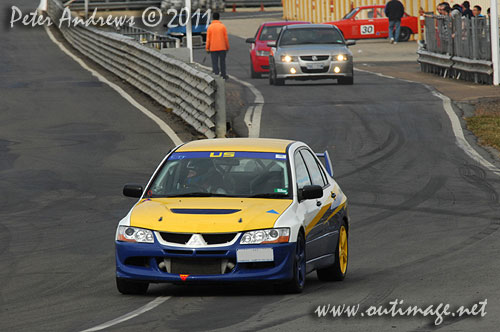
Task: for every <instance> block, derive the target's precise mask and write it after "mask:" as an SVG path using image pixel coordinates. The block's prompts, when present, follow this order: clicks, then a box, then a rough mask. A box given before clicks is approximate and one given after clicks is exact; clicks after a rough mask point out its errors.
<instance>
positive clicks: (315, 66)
mask: <svg viewBox="0 0 500 332" xmlns="http://www.w3.org/2000/svg"><path fill="white" fill-rule="evenodd" d="M323 67H324V64H322V63H308V64H307V69H323Z"/></svg>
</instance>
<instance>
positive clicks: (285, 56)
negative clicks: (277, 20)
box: [268, 24, 355, 85]
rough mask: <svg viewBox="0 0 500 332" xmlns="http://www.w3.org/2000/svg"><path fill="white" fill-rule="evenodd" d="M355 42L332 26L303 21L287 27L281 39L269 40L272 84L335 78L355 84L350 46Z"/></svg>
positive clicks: (270, 80)
mask: <svg viewBox="0 0 500 332" xmlns="http://www.w3.org/2000/svg"><path fill="white" fill-rule="evenodd" d="M354 44H355V41H350V40H348V41H347V42H346V41H345V40H344V37H343V36H342V33H341V32H340V31H339V29H338V28H337V27H335V26H332V25H323V24H301V25H290V26H285V27H283V30H282V31H281V33H280V35H279V37H278V40H277V41H276V42H270V43H268V46H270V47H271V48H272V49H271V54H270V56H269V66H270V68H269V84H271V85H283V84H285V80H287V79H294V80H315V79H325V78H333V79H337V81H338V83H339V84H349V85H350V84H353V83H354V72H353V58H352V53H351V51H350V50H349V48H348V47H347V46H348V45H354Z"/></svg>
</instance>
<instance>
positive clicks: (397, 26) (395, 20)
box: [384, 0, 405, 44]
mask: <svg viewBox="0 0 500 332" xmlns="http://www.w3.org/2000/svg"><path fill="white" fill-rule="evenodd" d="M384 11H385V16H387V17H388V18H389V39H390V42H391V44H397V42H398V40H399V32H400V30H401V18H402V17H403V15H404V14H405V7H404V6H403V4H402V3H401V2H400V1H399V0H391V1H389V2H388V3H387V4H386V5H385V10H384ZM394 30H396V31H395V32H396V33H395V34H394Z"/></svg>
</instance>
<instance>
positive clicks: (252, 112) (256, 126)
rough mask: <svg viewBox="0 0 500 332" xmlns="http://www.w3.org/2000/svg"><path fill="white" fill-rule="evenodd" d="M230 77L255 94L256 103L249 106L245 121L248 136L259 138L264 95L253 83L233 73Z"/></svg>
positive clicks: (208, 68)
mask: <svg viewBox="0 0 500 332" xmlns="http://www.w3.org/2000/svg"><path fill="white" fill-rule="evenodd" d="M198 65H199V66H200V67H203V68H205V69H207V70H212V68H210V67H207V66H204V65H202V64H200V63H198ZM229 78H230V79H232V80H234V81H236V82H238V83H240V84H242V85H244V86H246V87H247V88H249V89H250V91H252V93H253V94H254V96H255V100H254V105H252V106H249V107H248V108H247V111H246V112H245V119H244V122H245V125H246V126H247V128H248V137H252V138H258V137H259V136H260V120H261V118H262V108H263V107H264V96H263V95H262V93H260V91H259V90H258V89H257V88H256V87H255V86H254V85H253V84H252V83H249V82H247V81H243V80H240V79H239V78H238V77H236V76H233V75H229Z"/></svg>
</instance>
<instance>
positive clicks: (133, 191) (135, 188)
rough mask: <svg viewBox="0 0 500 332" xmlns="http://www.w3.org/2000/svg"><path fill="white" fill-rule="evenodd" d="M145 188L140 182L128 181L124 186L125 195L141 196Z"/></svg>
mask: <svg viewBox="0 0 500 332" xmlns="http://www.w3.org/2000/svg"><path fill="white" fill-rule="evenodd" d="M143 191H144V188H143V187H142V186H141V185H140V184H135V183H127V184H126V185H125V186H124V187H123V195H124V196H127V197H135V198H140V197H141V196H142V192H143Z"/></svg>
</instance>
